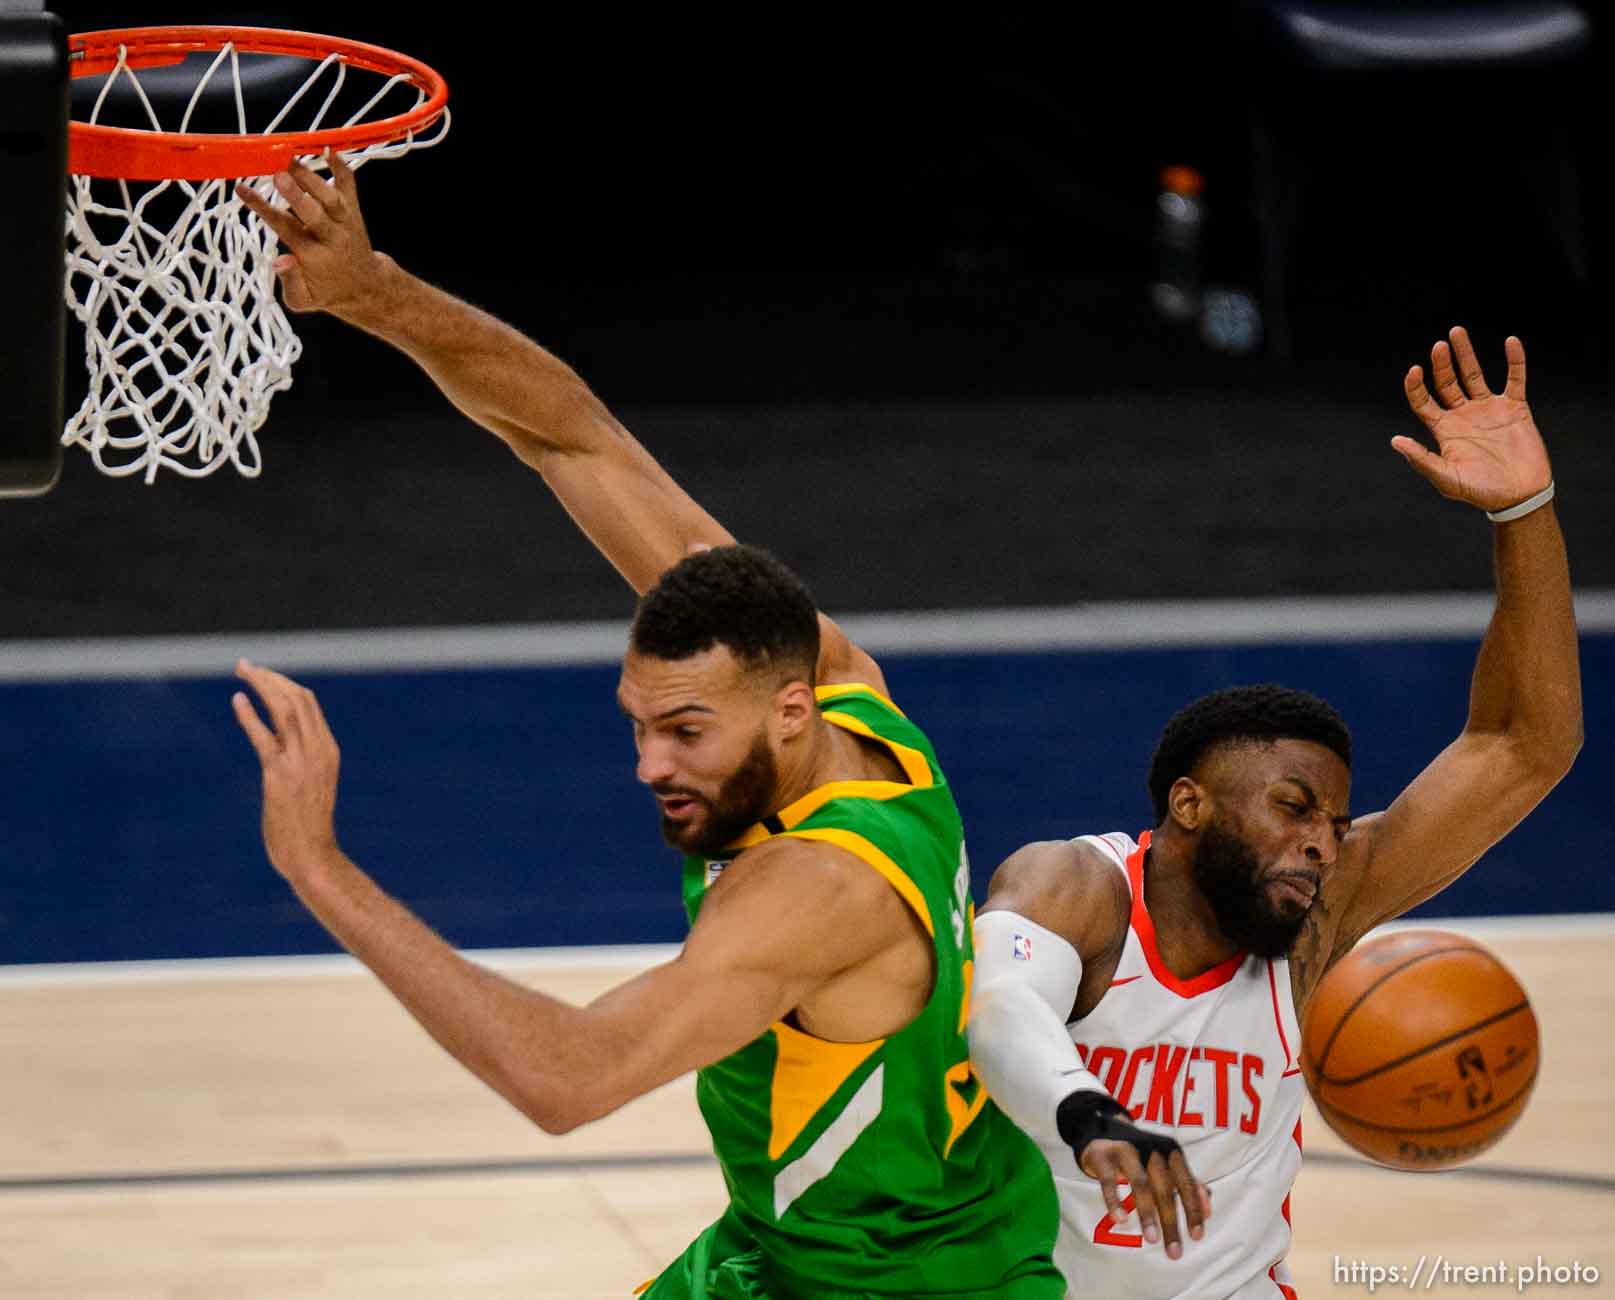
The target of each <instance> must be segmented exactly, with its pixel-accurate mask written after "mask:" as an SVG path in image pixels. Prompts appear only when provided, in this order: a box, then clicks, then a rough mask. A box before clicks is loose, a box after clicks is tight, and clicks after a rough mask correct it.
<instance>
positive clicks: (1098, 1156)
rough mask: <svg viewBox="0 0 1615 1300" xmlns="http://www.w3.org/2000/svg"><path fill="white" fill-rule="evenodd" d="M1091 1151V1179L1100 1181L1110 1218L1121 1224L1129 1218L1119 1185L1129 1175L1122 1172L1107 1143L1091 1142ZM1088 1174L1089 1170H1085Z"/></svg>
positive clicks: (1100, 1189)
mask: <svg viewBox="0 0 1615 1300" xmlns="http://www.w3.org/2000/svg"><path fill="white" fill-rule="evenodd" d="M1088 1145H1089V1150H1090V1151H1091V1152H1092V1153H1093V1154H1092V1156H1091V1158H1090V1163H1091V1165H1092V1172H1091V1174H1090V1176H1091V1177H1093V1178H1096V1179H1098V1180H1099V1194H1100V1195H1101V1196H1103V1197H1104V1198H1105V1209H1107V1210H1109V1211H1110V1217H1111V1219H1112V1220H1114V1221H1115V1222H1117V1223H1120V1222H1121V1221H1122V1220H1123V1219H1125V1218H1126V1217H1127V1214H1128V1210H1127V1207H1126V1206H1125V1205H1123V1204H1122V1193H1121V1187H1120V1186H1119V1184H1121V1183H1124V1182H1126V1181H1127V1175H1126V1173H1125V1172H1124V1171H1123V1170H1122V1167H1121V1165H1120V1163H1119V1162H1118V1161H1117V1159H1116V1157H1115V1156H1114V1155H1112V1154H1111V1153H1110V1152H1111V1148H1110V1145H1109V1144H1108V1143H1105V1142H1091V1143H1089V1144H1088ZM1083 1172H1084V1173H1088V1172H1089V1171H1088V1170H1087V1169H1084V1170H1083Z"/></svg>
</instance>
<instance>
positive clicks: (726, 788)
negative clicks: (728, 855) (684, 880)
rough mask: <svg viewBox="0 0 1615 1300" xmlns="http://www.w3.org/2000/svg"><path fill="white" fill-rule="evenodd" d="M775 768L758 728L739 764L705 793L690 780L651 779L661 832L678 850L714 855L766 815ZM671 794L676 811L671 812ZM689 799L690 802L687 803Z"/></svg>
mask: <svg viewBox="0 0 1615 1300" xmlns="http://www.w3.org/2000/svg"><path fill="white" fill-rule="evenodd" d="M778 776H779V770H778V766H777V764H776V763H775V761H774V751H773V750H771V749H770V748H769V746H768V735H767V733H766V732H765V731H764V730H762V729H759V730H758V732H757V735H756V737H755V739H754V740H753V741H752V745H751V748H750V749H749V750H748V751H747V752H746V756H745V758H744V759H742V760H741V763H740V766H739V767H738V768H736V769H735V770H734V771H733V772H732V773H730V774H729V776H727V777H725V778H724V780H723V782H722V783H721V784H720V785H719V786H718V788H717V790H716V791H714V792H712V793H710V794H707V793H703V792H702V791H700V790H696V789H693V788H691V787H689V786H682V785H673V784H669V785H665V786H662V785H653V786H652V787H651V793H652V794H654V795H655V796H656V797H657V799H658V801H659V803H660V806H661V822H662V838H663V839H664V840H666V841H667V843H668V844H669V845H670V846H671V847H673V848H675V849H678V850H679V851H680V852H681V853H690V854H694V855H695V856H696V857H702V858H715V857H718V856H719V855H720V854H722V852H723V851H724V849H726V848H728V846H729V845H730V844H732V843H734V841H735V840H737V839H739V838H740V836H741V835H743V834H744V833H745V832H746V831H748V830H749V829H750V828H751V827H752V826H753V825H754V824H755V823H756V822H758V821H761V820H762V818H763V817H765V816H767V814H768V811H769V802H770V801H771V800H772V798H773V796H774V791H775V788H776V786H777V784H778ZM669 800H678V801H679V802H678V803H675V804H674V805H673V807H674V808H676V809H677V810H678V812H679V814H680V815H678V816H670V815H669V803H668V801H669ZM691 805H693V807H692V806H691Z"/></svg>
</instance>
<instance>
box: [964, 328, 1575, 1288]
mask: <svg viewBox="0 0 1615 1300" xmlns="http://www.w3.org/2000/svg"><path fill="white" fill-rule="evenodd" d="M1450 338H1451V346H1450V347H1449V346H1448V344H1447V343H1445V342H1443V343H1437V344H1436V345H1435V347H1434V348H1433V349H1432V351H1431V360H1432V363H1433V365H1432V372H1433V374H1432V377H1433V379H1434V381H1435V389H1436V397H1435V398H1432V397H1431V395H1430V392H1429V391H1428V389H1427V388H1426V386H1425V382H1424V375H1423V372H1422V370H1421V368H1420V367H1418V366H1415V367H1413V368H1412V369H1411V370H1410V371H1409V372H1408V375H1407V378H1406V380H1405V385H1404V386H1405V390H1406V393H1407V397H1408V401H1409V404H1410V405H1411V406H1412V408H1413V411H1414V413H1415V414H1416V415H1417V416H1418V417H1419V418H1420V419H1421V420H1422V421H1423V423H1424V425H1425V427H1426V428H1427V429H1428V430H1429V431H1430V433H1431V434H1432V435H1433V437H1434V438H1435V441H1436V443H1437V446H1438V451H1436V452H1431V451H1429V450H1428V449H1426V448H1425V447H1423V446H1422V445H1421V444H1420V443H1418V442H1417V441H1415V440H1414V439H1412V438H1405V437H1399V438H1394V439H1392V446H1393V447H1394V448H1395V450H1397V451H1398V452H1399V453H1401V455H1402V456H1403V457H1404V458H1405V459H1406V460H1407V461H1408V463H1409V464H1410V465H1411V466H1412V467H1413V468H1414V469H1415V470H1416V471H1418V472H1419V473H1420V474H1421V475H1423V476H1424V477H1425V478H1426V479H1428V480H1429V481H1430V482H1431V483H1432V484H1434V485H1435V487H1436V489H1437V490H1438V491H1439V492H1440V493H1441V494H1442V495H1443V496H1446V497H1450V498H1452V499H1454V500H1458V501H1462V502H1466V503H1468V504H1469V505H1472V506H1476V507H1479V508H1481V509H1483V510H1485V511H1487V512H1488V517H1489V518H1490V519H1491V520H1492V521H1493V523H1494V524H1495V525H1496V526H1495V527H1494V529H1493V530H1492V531H1493V563H1494V569H1495V575H1496V585H1497V604H1496V609H1495V611H1494V613H1493V616H1492V621H1491V625H1490V627H1489V628H1488V629H1487V632H1486V635H1485V638H1484V639H1483V641H1482V643H1481V648H1480V654H1479V657H1478V660H1477V663H1476V666H1475V671H1474V676H1473V680H1472V682H1471V685H1470V700H1469V717H1468V720H1467V722H1466V723H1465V726H1464V728H1463V731H1462V732H1461V734H1460V735H1459V736H1458V738H1457V739H1456V740H1454V741H1453V742H1452V744H1450V745H1449V746H1448V747H1447V748H1446V749H1445V750H1443V751H1442V752H1441V753H1440V754H1439V755H1437V756H1436V758H1435V759H1434V760H1433V761H1432V762H1431V763H1430V764H1429V766H1428V767H1426V768H1425V770H1424V771H1423V772H1422V773H1420V774H1419V775H1418V776H1417V777H1416V778H1415V779H1414V780H1413V782H1412V783H1411V784H1410V785H1409V786H1408V787H1407V789H1405V790H1404V791H1403V792H1402V794H1401V795H1399V796H1398V797H1397V798H1396V799H1395V800H1394V801H1393V802H1392V804H1391V805H1390V807H1389V808H1387V809H1386V810H1385V811H1384V812H1380V813H1374V814H1371V815H1368V816H1364V817H1358V818H1355V819H1354V818H1353V817H1352V816H1351V813H1350V811H1349V797H1350V791H1351V776H1350V765H1351V739H1350V735H1349V733H1348V732H1347V730H1346V727H1345V724H1344V723H1343V722H1342V721H1341V719H1340V717H1339V715H1338V714H1336V713H1335V711H1334V710H1333V709H1332V708H1330V707H1329V706H1328V705H1327V704H1325V703H1324V702H1323V701H1322V700H1319V699H1317V698H1315V697H1314V696H1311V695H1308V694H1306V693H1304V692H1300V691H1291V690H1287V689H1285V688H1283V687H1277V686H1257V687H1236V688H1233V689H1230V690H1226V691H1219V692H1217V693H1215V694H1213V695H1211V696H1207V697H1206V698H1204V699H1201V700H1198V701H1195V702H1194V703H1193V704H1191V705H1189V706H1188V707H1187V708H1185V709H1184V710H1182V711H1181V712H1180V713H1179V714H1177V715H1176V716H1175V717H1174V718H1173V719H1172V720H1171V722H1169V723H1168V725H1167V727H1166V729H1165V731H1164V732H1163V734H1162V737H1161V742H1160V745H1159V746H1158V748H1157V750H1156V753H1155V757H1154V760H1153V761H1152V763H1151V768H1150V775H1149V786H1150V794H1151V799H1152V801H1153V804H1154V811H1155V819H1156V825H1155V827H1154V829H1153V830H1152V831H1146V832H1144V833H1142V834H1140V836H1139V838H1138V841H1137V842H1136V843H1135V842H1134V841H1133V840H1132V839H1131V838H1130V837H1129V836H1127V835H1122V834H1110V835H1103V836H1086V837H1081V838H1078V839H1074V840H1062V841H1054V842H1047V843H1039V844H1029V845H1027V846H1025V847H1024V848H1022V849H1020V850H1018V851H1017V852H1016V853H1014V854H1012V855H1011V856H1010V858H1009V859H1008V860H1007V861H1005V862H1004V864H1003V865H1002V866H1001V867H1000V868H999V870H998V871H997V873H996V874H995V875H994V878H993V882H992V886H991V889H990V891H989V893H988V898H987V902H986V904H985V905H984V907H983V909H982V912H981V915H980V916H979V917H978V919H977V922H976V958H977V971H976V995H975V1000H974V1005H973V1009H972V1013H971V1022H970V1044H971V1058H972V1061H973V1062H974V1064H975V1067H976V1069H977V1071H978V1073H979V1074H980V1075H981V1077H982V1079H983V1080H984V1081H985V1082H986V1084H987V1087H988V1090H989V1092H990V1093H991V1094H992V1096H993V1099H994V1100H995V1101H996V1102H997V1103H998V1104H999V1106H1000V1107H1002V1108H1003V1109H1004V1110H1005V1111H1007V1112H1008V1113H1009V1114H1010V1115H1011V1116H1012V1117H1013V1118H1014V1119H1015V1120H1016V1121H1017V1122H1018V1123H1019V1124H1020V1125H1021V1127H1022V1128H1024V1129H1025V1130H1026V1131H1027V1132H1028V1133H1030V1134H1032V1136H1034V1137H1035V1138H1037V1139H1038V1141H1039V1142H1040V1144H1041V1145H1042V1147H1043V1149H1044V1152H1045V1154H1046V1155H1047V1156H1048V1159H1049V1163H1050V1167H1051V1169H1052V1170H1053V1173H1054V1178H1055V1181H1056V1185H1057V1187H1058V1189H1059V1192H1060V1199H1061V1217H1062V1222H1061V1231H1060V1242H1059V1246H1058V1248H1057V1251H1056V1259H1057V1261H1058V1262H1059V1264H1060V1267H1061V1271H1062V1272H1063V1273H1064V1274H1065V1277H1066V1284H1067V1287H1068V1289H1069V1294H1070V1295H1071V1296H1094V1297H1101V1296H1103V1297H1107V1298H1109V1300H1115V1298H1117V1297H1136V1298H1137V1300H1156V1298H1160V1300H1165V1298H1166V1297H1179V1298H1180V1300H1223V1298H1225V1297H1231V1296H1237V1297H1241V1298H1242V1300H1244V1298H1250V1297H1263V1298H1264V1300H1276V1297H1279V1296H1285V1297H1289V1298H1290V1300H1294V1295H1295V1292H1294V1289H1293V1287H1292V1285H1291V1282H1290V1278H1289V1274H1288V1271H1287V1270H1286V1268H1285V1264H1284V1257H1285V1254H1286V1252H1287V1251H1288V1248H1289V1243H1290V1213H1289V1193H1290V1188H1291V1186H1292V1184H1293V1183H1294V1180H1295V1176H1296V1173H1297V1171H1298V1170H1299V1169H1300V1165H1301V1128H1300V1111H1301V1101H1302V1096H1303V1083H1302V1079H1301V1075H1300V1070H1299V1066H1298V1063H1297V1056H1296V1054H1297V1052H1298V1051H1299V1050H1300V1033H1299V1030H1298V1028H1297V1026H1298V1024H1299V1022H1300V1021H1301V1020H1302V1019H1303V1018H1304V1016H1305V1011H1306V1006H1307V999H1308V998H1309V997H1310V995H1311V994H1312V992H1313V990H1314V989H1315V988H1316V986H1317V983H1318V980H1319V978H1320V977H1321V976H1322V974H1323V973H1324V971H1325V970H1327V969H1328V968H1329V966H1330V965H1331V963H1333V962H1334V961H1336V960H1337V959H1338V958H1340V957H1341V956H1342V955H1344V954H1345V953H1346V952H1348V951H1349V950H1350V949H1351V947H1352V945H1353V944H1355V943H1356V942H1357V940H1358V939H1360V938H1361V937H1362V936H1363V935H1364V934H1366V933H1367V932H1368V931H1369V930H1371V929H1372V928H1373V927H1374V926H1376V925H1378V924H1380V923H1381V922H1383V921H1387V920H1390V919H1391V918H1392V917H1395V916H1399V915H1401V914H1402V913H1403V912H1405V911H1407V910H1408V909H1410V908H1412V907H1414V906H1416V905H1418V904H1419V903H1422V902H1423V901H1425V900H1426V899H1428V898H1430V897H1432V896H1433V895H1434V894H1436V893H1438V892H1439V891H1440V890H1441V889H1443V888H1444V887H1445V886H1446V885H1448V884H1450V883H1451V882H1452V881H1453V880H1454V879H1456V878H1457V877H1458V876H1459V875H1461V874H1462V873H1463V872H1464V871H1465V870H1467V869H1468V868H1469V867H1470V866H1471V865H1472V864H1473V863H1474V862H1475V861H1476V860H1477V859H1478V858H1479V857H1480V856H1481V855H1482V854H1483V853H1484V852H1486V850H1487V849H1488V848H1490V847H1491V846H1492V845H1493V844H1495V843H1496V842H1497V841H1498V840H1499V839H1501V838H1502V837H1503V836H1504V835H1506V834H1507V833H1508V832H1509V831H1510V830H1511V829H1512V828H1513V827H1514V826H1515V825H1516V824H1517V823H1518V822H1519V821H1520V820H1521V819H1522V818H1523V817H1524V816H1525V815H1526V813H1528V812H1529V811H1530V810H1531V809H1532V808H1533V807H1535V806H1536V804H1537V803H1538V802H1540V801H1541V799H1542V798H1543V796H1545V795H1546V794H1547V792H1548V791H1549V790H1550V789H1552V788H1553V786H1554V785H1555V784H1556V783H1557V782H1558V781H1559V779H1560V778H1561V777H1562V776H1563V775H1564V774H1565V772H1566V771H1568V770H1569V767H1570V764H1571V763H1572V761H1573V760H1574V758H1575V755H1576V753H1577V751H1578V750H1579V748H1580V745H1581V735H1582V725H1581V683H1580V672H1579V667H1578V662H1577V649H1576V626H1575V614H1574V610H1573V608H1572V604H1571V593H1570V578H1569V572H1568V566H1567V562H1566V558H1565V549H1564V540H1563V538H1562V537H1561V535H1560V532H1559V526H1558V523H1557V520H1556V518H1555V514H1554V508H1553V506H1552V505H1551V504H1550V502H1551V499H1552V496H1553V477H1552V473H1551V470H1550V468H1549V464H1548V455H1547V451H1546V449H1545V448H1544V446H1543V444H1542V439H1541V436H1540V434H1538V432H1537V430H1536V426H1535V423H1534V422H1533V420H1532V418H1531V412H1530V408H1529V407H1528V406H1527V405H1526V401H1525V351H1524V348H1523V347H1522V345H1521V344H1520V342H1519V340H1518V339H1514V338H1510V339H1509V340H1508V343H1507V353H1508V363H1509V365H1508V383H1507V387H1506V388H1505V389H1504V391H1503V393H1501V394H1493V393H1491V392H1490V391H1489V390H1488V388H1487V387H1486V382H1485V379H1484V377H1483V376H1482V374H1481V368H1480V365H1479V363H1478V362H1477V361H1476V359H1475V354H1474V351H1473V349H1472V348H1471V346H1470V343H1469V339H1468V337H1467V336H1466V335H1465V334H1464V332H1463V331H1462V330H1461V329H1455V330H1453V331H1452V333H1451V335H1450ZM1455 359H1456V369H1455V365H1454V361H1455ZM1316 490H1317V492H1318V493H1319V495H1320V498H1321V497H1323V496H1324V495H1325V494H1326V493H1327V491H1328V470H1327V467H1319V470H1318V483H1317V484H1316ZM1320 505H1326V502H1323V501H1320ZM1389 687H1390V689H1393V690H1394V689H1396V684H1395V683H1391V684H1389ZM1082 739H1083V741H1084V742H1085V743H1103V740H1104V738H1103V737H1092V736H1090V737H1083V738H1082ZM1191 1169H1192V1171H1193V1174H1192V1175H1191V1173H1190V1170H1191ZM1197 1179H1198V1183H1199V1185H1197V1183H1196V1180H1197ZM1210 1206H1214V1207H1215V1217H1214V1218H1211V1219H1209V1221H1205V1222H1202V1220H1203V1218H1204V1216H1205V1215H1206V1213H1207V1212H1208V1210H1209V1207H1210ZM1183 1221H1187V1224H1188V1228H1189V1236H1190V1237H1192V1238H1194V1240H1192V1241H1191V1242H1190V1243H1189V1244H1188V1246H1187V1247H1185V1246H1184V1244H1183V1240H1182V1239H1183V1235H1184V1234H1183ZM1154 1242H1164V1245H1165V1249H1164V1250H1163V1249H1156V1248H1153V1246H1152V1245H1149V1244H1146V1243H1154Z"/></svg>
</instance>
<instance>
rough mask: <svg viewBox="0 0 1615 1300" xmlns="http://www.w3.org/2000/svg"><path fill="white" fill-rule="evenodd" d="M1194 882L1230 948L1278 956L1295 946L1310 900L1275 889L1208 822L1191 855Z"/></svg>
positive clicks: (1217, 825)
mask: <svg viewBox="0 0 1615 1300" xmlns="http://www.w3.org/2000/svg"><path fill="white" fill-rule="evenodd" d="M1193 870H1194V881H1195V884H1196V885H1198V886H1199V887H1200V892H1201V893H1202V894H1204V895H1205V897H1206V901H1207V902H1208V903H1210V904H1211V910H1212V914H1213V915H1214V916H1215V917H1216V918H1217V927H1218V929H1220V930H1221V931H1222V932H1223V934H1224V936H1226V937H1227V938H1228V940H1229V941H1230V942H1232V943H1235V944H1238V945H1239V946H1240V947H1241V948H1243V949H1245V951H1247V952H1249V953H1253V954H1254V955H1256V956H1258V957H1283V956H1285V955H1287V954H1288V953H1289V951H1290V949H1291V948H1292V947H1293V946H1294V944H1295V940H1296V937H1297V936H1298V935H1299V934H1300V933H1301V926H1302V925H1303V924H1304V923H1305V922H1306V919H1307V914H1308V913H1309V912H1310V911H1311V910H1312V899H1311V898H1308V899H1306V901H1305V902H1303V901H1301V899H1300V898H1298V897H1297V896H1296V894H1295V892H1294V890H1293V889H1289V888H1284V887H1283V885H1282V883H1279V884H1276V883H1275V880H1276V877H1275V876H1274V875H1273V873H1271V872H1268V871H1265V870H1264V869H1263V866H1262V864H1261V863H1260V862H1259V861H1258V860H1257V857H1256V853H1255V851H1254V850H1252V849H1251V847H1250V846H1249V845H1248V844H1246V843H1245V841H1244V840H1242V839H1240V838H1239V836H1238V835H1237V834H1235V833H1234V832H1233V831H1231V830H1228V829H1225V828H1224V826H1223V825H1222V824H1221V822H1220V821H1219V820H1213V821H1211V822H1209V823H1207V825H1206V826H1205V828H1204V829H1203V830H1202V831H1201V832H1200V840H1199V842H1198V843H1197V844H1196V845H1195V850H1194V865H1193Z"/></svg>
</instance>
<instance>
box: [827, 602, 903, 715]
mask: <svg viewBox="0 0 1615 1300" xmlns="http://www.w3.org/2000/svg"><path fill="white" fill-rule="evenodd" d="M817 680H818V683H819V685H821V686H841V685H850V684H853V683H859V684H862V685H864V686H872V687H874V688H875V690H877V691H879V692H880V693H881V694H882V695H885V694H886V693H887V691H886V676H885V674H884V673H882V672H881V670H880V665H879V664H878V663H876V662H875V660H874V656H872V655H870V654H869V653H868V652H867V651H864V650H860V649H859V648H858V647H857V646H855V645H854V644H853V643H852V640H851V638H849V637H848V636H847V634H846V633H845V632H843V631H842V630H841V627H840V626H839V625H838V624H837V623H836V621H835V620H834V619H833V618H831V617H830V616H829V615H828V614H822V613H821V614H820V615H819V663H818V669H817Z"/></svg>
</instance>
